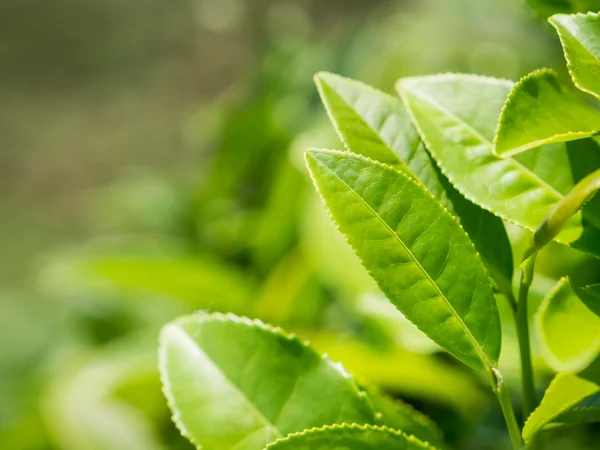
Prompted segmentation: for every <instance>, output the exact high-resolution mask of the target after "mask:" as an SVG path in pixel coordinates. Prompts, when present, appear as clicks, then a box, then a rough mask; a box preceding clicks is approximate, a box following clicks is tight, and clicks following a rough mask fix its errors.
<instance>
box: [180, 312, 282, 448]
mask: <svg viewBox="0 0 600 450" xmlns="http://www.w3.org/2000/svg"><path fill="white" fill-rule="evenodd" d="M173 332H174V333H175V334H176V337H177V336H179V338H180V339H182V340H183V345H184V346H186V347H188V348H189V349H190V351H192V352H195V353H197V354H200V355H201V356H202V357H203V358H204V359H205V360H206V361H210V363H211V364H212V365H213V367H214V368H215V369H216V370H217V371H218V372H219V373H220V374H221V375H222V376H223V381H224V382H225V383H226V384H227V386H228V387H230V388H231V390H232V391H233V392H234V393H236V394H237V395H238V396H239V397H240V399H241V401H242V403H244V404H246V405H247V406H248V407H249V408H250V409H251V410H252V411H254V412H255V414H256V416H257V417H258V419H259V420H260V422H262V423H263V425H265V427H266V428H267V429H269V430H271V431H273V432H274V434H276V435H277V436H278V439H279V438H282V437H283V434H282V433H281V431H280V430H279V429H278V428H277V427H276V426H275V424H273V423H271V422H270V421H269V420H268V419H267V418H266V417H265V415H264V414H263V413H262V412H261V411H260V410H259V409H258V408H257V407H256V406H255V405H254V404H253V403H252V402H250V400H249V399H248V397H247V396H246V395H244V393H243V392H242V391H240V389H239V388H238V387H237V386H236V385H235V384H234V383H233V382H232V381H231V380H230V379H229V378H228V377H227V375H226V374H225V373H224V372H223V370H222V369H221V367H219V366H218V365H217V364H215V362H214V361H213V360H212V358H210V357H209V356H208V355H207V354H206V353H205V352H204V351H203V350H202V349H201V348H200V346H199V345H198V344H197V342H196V341H195V340H194V339H192V338H191V336H190V335H189V334H188V333H187V332H186V331H185V330H184V329H183V328H182V327H181V326H180V325H179V324H176V325H174V326H173V328H172V333H173ZM236 445H238V444H236ZM234 448H235V447H234Z"/></svg>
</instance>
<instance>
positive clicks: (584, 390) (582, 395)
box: [523, 372, 600, 441]
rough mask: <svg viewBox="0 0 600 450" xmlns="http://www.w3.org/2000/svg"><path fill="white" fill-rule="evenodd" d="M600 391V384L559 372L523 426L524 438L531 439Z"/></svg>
mask: <svg viewBox="0 0 600 450" xmlns="http://www.w3.org/2000/svg"><path fill="white" fill-rule="evenodd" d="M598 392H600V386H598V385H597V384H596V383H594V382H592V381H589V380H587V379H585V378H583V377H580V376H577V375H575V374H572V373H568V372H565V373H560V374H558V375H557V376H556V377H555V378H554V380H552V383H550V386H548V389H547V390H546V393H545V394H544V398H543V399H542V402H541V403H540V406H538V407H537V408H536V410H535V411H533V413H532V414H531V415H530V416H529V418H528V419H527V422H525V426H524V427H523V439H525V441H530V440H531V439H532V438H533V437H534V436H535V435H536V434H537V433H539V432H540V431H542V429H543V428H544V427H545V426H546V425H549V424H551V423H552V422H554V421H555V420H556V419H558V418H559V417H560V416H561V415H562V414H564V413H566V412H568V411H569V410H571V408H574V407H576V406H577V405H579V404H580V403H581V402H582V401H583V400H585V399H586V398H589V397H591V396H593V395H595V394H597V393H598Z"/></svg>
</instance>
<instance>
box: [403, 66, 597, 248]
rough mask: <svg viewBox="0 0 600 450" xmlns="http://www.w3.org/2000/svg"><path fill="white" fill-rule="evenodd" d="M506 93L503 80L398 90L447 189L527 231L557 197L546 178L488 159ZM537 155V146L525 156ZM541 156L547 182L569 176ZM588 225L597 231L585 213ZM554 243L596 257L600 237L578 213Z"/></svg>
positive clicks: (414, 82)
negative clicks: (555, 175)
mask: <svg viewBox="0 0 600 450" xmlns="http://www.w3.org/2000/svg"><path fill="white" fill-rule="evenodd" d="M512 86H513V84H512V83H511V82H509V81H504V80H498V79H494V78H487V77H478V76H473V75H457V74H444V75H435V76H429V77H413V78H406V79H402V80H400V81H399V82H398V85H397V87H398V90H399V91H400V94H401V96H402V98H403V100H404V102H405V104H406V105H407V107H408V109H409V111H410V112H411V114H412V116H413V119H414V122H415V124H416V126H417V129H418V130H419V133H420V134H421V137H423V139H424V141H425V143H426V146H427V149H428V150H429V151H430V152H431V154H432V156H433V157H434V158H435V160H436V161H437V163H438V165H439V167H440V168H441V170H442V172H444V174H445V175H446V176H447V177H448V179H449V180H450V182H451V183H452V184H453V185H454V186H455V187H456V188H457V189H458V190H459V191H460V192H461V193H462V194H463V195H464V196H465V197H467V198H468V199H469V200H471V201H472V202H474V203H476V204H478V205H479V206H481V207H483V208H485V209H487V210H489V211H491V212H492V213H494V214H496V215H497V216H499V217H502V218H503V219H506V220H509V221H511V222H513V223H515V224H517V225H519V226H522V227H524V228H527V229H529V230H531V231H534V230H536V229H537V227H538V226H539V224H540V223H542V221H543V220H544V218H545V217H546V215H547V214H548V213H549V212H550V211H551V210H552V208H553V207H555V206H556V205H557V204H558V203H560V201H561V200H562V199H563V198H564V193H563V192H561V191H560V190H559V189H558V188H557V187H555V186H553V184H552V179H551V178H549V179H548V180H545V179H543V178H542V177H541V176H540V175H538V173H536V172H535V171H534V170H532V169H531V168H530V167H528V166H527V164H524V163H521V162H520V161H519V160H518V159H515V158H510V157H508V158H504V159H500V158H498V157H497V156H495V155H494V154H493V151H492V150H493V145H492V139H493V136H494V129H495V127H496V123H497V119H498V116H499V114H500V110H501V108H502V106H503V104H504V101H505V99H506V97H507V95H508V93H509V91H510V89H511V88H512ZM561 145H562V144H561ZM538 150H539V151H540V152H542V151H544V147H542V148H540V149H536V150H532V151H538ZM525 155H527V153H526V154H525ZM519 156H520V155H519ZM559 156H561V155H560V153H559ZM545 157H546V158H548V159H547V160H546V162H545V166H546V171H545V172H546V174H547V175H548V176H549V175H550V173H552V172H554V173H560V172H565V171H567V173H568V172H569V168H568V167H564V165H561V164H560V163H559V161H561V158H560V157H557V158H556V159H553V156H552V152H547V154H546V156H545ZM548 165H552V169H553V170H552V171H551V170H548V167H547V166H548ZM588 220H590V221H592V220H593V223H594V224H600V218H598V217H596V216H592V215H591V214H590V216H589V217H588ZM556 240H557V241H558V242H561V243H564V244H568V245H570V246H572V247H574V248H578V249H580V250H583V251H586V252H589V253H591V254H600V250H599V249H600V232H599V231H598V230H597V229H594V228H589V227H588V228H584V227H583V225H582V217H581V214H580V213H578V214H576V215H575V216H574V217H573V218H572V219H571V220H569V221H568V222H567V224H566V225H565V228H564V230H563V232H562V233H561V234H560V235H558V236H557V237H556Z"/></svg>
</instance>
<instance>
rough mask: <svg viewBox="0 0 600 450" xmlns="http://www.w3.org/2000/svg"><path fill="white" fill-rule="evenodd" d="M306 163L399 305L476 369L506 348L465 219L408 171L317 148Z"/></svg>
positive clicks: (353, 242) (355, 244) (351, 240)
mask: <svg viewBox="0 0 600 450" xmlns="http://www.w3.org/2000/svg"><path fill="white" fill-rule="evenodd" d="M307 164H308V167H309V170H310V172H311V175H312V177H313V180H314V182H315V184H316V186H317V189H318V190H319V193H320V194H321V196H322V197H323V200H324V202H325V204H326V205H327V207H328V209H329V211H330V212H331V215H332V217H333V219H334V220H335V222H336V223H337V224H338V227H339V228H340V231H342V233H343V234H344V235H345V236H346V238H347V239H348V242H349V243H350V245H351V246H352V247H353V248H354V250H355V251H356V252H357V254H358V255H359V257H360V258H361V260H362V262H363V265H364V266H365V267H366V268H367V270H369V272H370V273H371V275H372V276H373V278H374V279H375V280H376V281H377V283H378V285H379V287H380V288H381V290H382V291H383V292H384V293H385V294H386V296H387V297H388V298H389V299H390V301H391V302H392V303H394V305H396V307H397V308H398V309H399V310H400V311H401V312H402V313H403V314H404V315H405V316H406V317H407V318H408V319H409V320H410V321H411V322H413V323H414V324H415V325H417V327H419V328H420V329H421V330H422V331H423V332H425V333H426V334H427V335H428V336H429V337H430V338H431V339H432V340H433V341H435V342H437V343H438V344H439V345H440V346H442V347H443V348H444V349H446V350H447V351H448V352H450V353H451V354H452V355H454V356H455V357H456V358H458V359H460V360H461V361H463V362H464V363H466V364H468V365H470V366H471V367H474V368H476V369H483V370H490V368H491V367H492V366H493V365H494V364H495V363H496V361H497V360H498V355H499V352H500V340H501V337H500V321H499V318H498V310H497V308H496V304H495V299H494V296H493V291H492V286H491V284H490V279H489V275H488V272H487V271H486V269H485V267H484V266H483V264H482V263H481V260H480V259H479V257H478V256H477V254H476V252H475V249H474V247H473V244H472V243H471V242H470V241H469V239H468V237H467V235H466V233H464V231H463V230H462V229H461V227H460V225H459V224H458V222H457V221H456V220H455V219H454V218H453V217H452V216H451V215H450V214H449V213H448V212H447V211H446V210H444V208H443V207H442V206H441V205H440V204H439V203H438V202H437V201H436V200H435V199H434V198H433V197H432V196H431V194H429V193H428V192H427V191H426V190H425V189H424V188H422V187H421V185H419V184H417V183H416V182H414V181H413V180H412V179H411V178H408V177H407V176H406V175H404V174H402V173H401V172H397V171H395V170H394V169H392V168H390V167H386V166H383V165H381V164H379V163H375V162H372V161H369V160H367V159H365V158H364V157H360V156H355V155H352V154H349V153H343V152H337V151H326V150H321V151H317V150H311V151H309V152H308V153H307Z"/></svg>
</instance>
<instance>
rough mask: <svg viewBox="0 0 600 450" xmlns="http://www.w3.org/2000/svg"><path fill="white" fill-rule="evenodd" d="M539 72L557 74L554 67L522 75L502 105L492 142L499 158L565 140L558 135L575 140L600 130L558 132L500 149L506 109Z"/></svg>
mask: <svg viewBox="0 0 600 450" xmlns="http://www.w3.org/2000/svg"><path fill="white" fill-rule="evenodd" d="M538 74H549V75H554V76H555V77H556V76H557V73H556V71H554V70H552V69H548V68H541V69H536V70H534V71H533V72H530V73H528V74H527V75H525V76H523V77H521V79H519V81H517V82H516V83H515V85H514V86H513V88H512V89H511V91H510V92H509V94H508V97H507V98H506V101H505V102H504V106H502V110H501V111H500V116H499V119H498V123H497V125H496V130H495V131H494V141H493V142H492V144H493V150H492V151H493V153H494V155H496V156H497V157H499V158H507V157H509V156H514V155H516V154H518V153H522V152H524V151H527V150H531V149H533V148H536V147H540V146H542V145H544V144H551V143H553V142H563V140H559V141H556V140H555V139H556V138H558V137H562V136H565V137H566V136H568V137H569V138H572V139H566V140H568V141H571V140H575V139H583V138H586V137H589V136H592V135H593V134H595V133H596V132H597V131H598V130H595V131H569V132H567V133H558V134H553V135H552V136H550V137H548V138H546V139H542V140H537V141H532V142H529V143H528V144H524V145H521V146H519V147H512V148H510V149H508V150H503V151H498V138H499V137H500V133H501V130H502V127H503V125H504V124H505V120H506V119H505V115H506V111H507V110H508V108H509V107H510V106H512V105H513V104H514V103H515V102H516V100H515V99H516V96H517V91H518V90H520V89H521V87H522V86H523V84H525V83H526V82H527V81H529V80H530V79H532V78H535V77H537V76H538Z"/></svg>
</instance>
